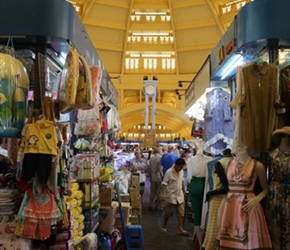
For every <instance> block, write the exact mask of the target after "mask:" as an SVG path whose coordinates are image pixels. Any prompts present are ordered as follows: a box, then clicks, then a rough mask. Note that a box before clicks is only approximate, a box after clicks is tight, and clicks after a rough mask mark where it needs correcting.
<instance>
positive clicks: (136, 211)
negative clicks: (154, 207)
mask: <svg viewBox="0 0 290 250" xmlns="http://www.w3.org/2000/svg"><path fill="white" fill-rule="evenodd" d="M139 183H140V176H139V174H133V175H132V179H131V186H130V188H129V193H130V201H131V207H132V216H131V218H130V222H131V224H140V221H141V218H142V202H141V195H140V188H139V187H140V184H139Z"/></svg>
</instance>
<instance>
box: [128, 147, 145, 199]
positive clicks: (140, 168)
mask: <svg viewBox="0 0 290 250" xmlns="http://www.w3.org/2000/svg"><path fill="white" fill-rule="evenodd" d="M134 155H135V157H134V158H133V159H131V160H130V167H129V169H130V171H131V172H132V173H139V176H140V194H141V199H142V197H143V194H144V191H145V182H146V172H147V167H148V166H147V163H146V159H144V158H142V153H141V151H140V150H136V151H135V153H134Z"/></svg>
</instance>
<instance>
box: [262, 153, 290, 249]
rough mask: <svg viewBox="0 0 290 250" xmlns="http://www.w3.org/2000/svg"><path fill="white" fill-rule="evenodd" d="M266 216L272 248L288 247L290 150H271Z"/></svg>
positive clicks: (289, 242)
mask: <svg viewBox="0 0 290 250" xmlns="http://www.w3.org/2000/svg"><path fill="white" fill-rule="evenodd" d="M270 155H271V158H272V164H271V170H270V183H269V193H268V197H267V203H266V212H265V214H266V217H267V222H268V228H269V231H270V233H271V239H272V244H273V249H275V250H280V249H281V250H282V249H283V250H289V249H290V151H288V152H287V151H286V152H282V151H280V150H279V149H278V148H277V149H275V150H273V151H272V152H271V154H270Z"/></svg>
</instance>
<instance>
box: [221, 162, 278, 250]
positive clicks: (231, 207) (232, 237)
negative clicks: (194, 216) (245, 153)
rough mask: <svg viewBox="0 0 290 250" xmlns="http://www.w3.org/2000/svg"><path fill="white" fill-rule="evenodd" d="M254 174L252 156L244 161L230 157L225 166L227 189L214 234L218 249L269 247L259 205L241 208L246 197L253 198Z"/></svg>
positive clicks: (268, 238)
mask: <svg viewBox="0 0 290 250" xmlns="http://www.w3.org/2000/svg"><path fill="white" fill-rule="evenodd" d="M257 177H258V176H257V173H256V161H255V160H254V159H252V158H250V159H249V160H248V161H247V162H246V163H245V164H241V163H239V162H238V160H237V159H234V160H233V161H232V162H231V164H230V165H229V168H228V171H227V179H228V184H229V191H228V193H227V197H226V201H225V204H224V209H223V211H222V215H221V221H220V227H219V232H218V235H217V245H218V249H263V250H266V249H269V250H270V249H272V245H271V240H270V235H269V232H268V228H267V224H266V219H265V216H264V212H263V209H262V206H261V205H260V204H258V205H257V206H256V207H255V208H253V209H252V210H250V211H249V212H245V211H244V210H243V209H242V206H243V205H244V204H245V202H246V200H247V199H251V198H253V197H255V194H254V186H255V182H256V180H257Z"/></svg>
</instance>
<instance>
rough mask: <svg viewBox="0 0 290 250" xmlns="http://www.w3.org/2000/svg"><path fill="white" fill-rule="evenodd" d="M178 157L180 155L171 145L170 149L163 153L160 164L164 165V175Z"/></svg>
mask: <svg viewBox="0 0 290 250" xmlns="http://www.w3.org/2000/svg"><path fill="white" fill-rule="evenodd" d="M177 159H178V155H176V154H175V153H174V146H172V145H169V146H168V151H167V152H166V153H165V154H163V155H162V157H161V160H160V165H161V166H162V172H163V175H164V174H165V172H166V171H167V169H169V168H171V167H172V165H173V164H174V163H175V161H176V160H177Z"/></svg>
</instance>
